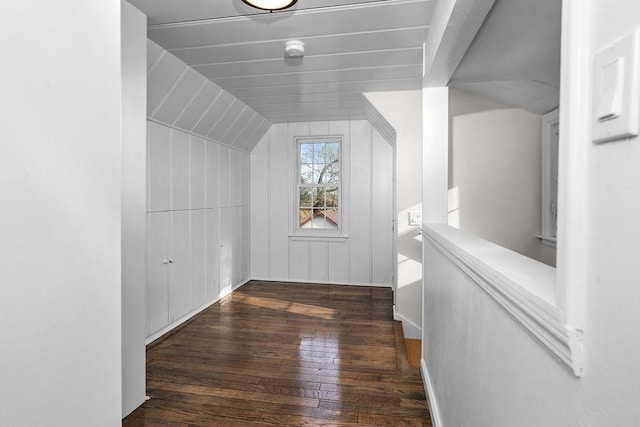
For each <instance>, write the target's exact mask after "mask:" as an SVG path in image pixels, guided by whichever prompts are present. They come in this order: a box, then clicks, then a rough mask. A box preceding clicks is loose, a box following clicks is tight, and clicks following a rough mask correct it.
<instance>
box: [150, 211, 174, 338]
mask: <svg viewBox="0 0 640 427" xmlns="http://www.w3.org/2000/svg"><path fill="white" fill-rule="evenodd" d="M147 230H148V232H147V310H146V311H147V328H146V329H147V336H149V335H151V334H152V333H154V332H156V331H157V330H159V329H161V328H162V327H164V326H166V325H168V324H169V289H168V280H169V278H168V276H167V275H168V262H169V257H168V254H169V212H152V213H149V214H147Z"/></svg>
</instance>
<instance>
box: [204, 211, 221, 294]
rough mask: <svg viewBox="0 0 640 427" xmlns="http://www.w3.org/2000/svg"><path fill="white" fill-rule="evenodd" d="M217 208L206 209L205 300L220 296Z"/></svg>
mask: <svg viewBox="0 0 640 427" xmlns="http://www.w3.org/2000/svg"><path fill="white" fill-rule="evenodd" d="M218 212H219V209H207V210H206V221H207V223H206V233H207V241H206V273H207V279H206V280H207V299H206V300H207V301H212V300H216V299H218V297H219V296H220V287H219V283H220V282H219V280H220V269H219V265H220V258H219V254H220V225H219V220H218V218H219V215H218Z"/></svg>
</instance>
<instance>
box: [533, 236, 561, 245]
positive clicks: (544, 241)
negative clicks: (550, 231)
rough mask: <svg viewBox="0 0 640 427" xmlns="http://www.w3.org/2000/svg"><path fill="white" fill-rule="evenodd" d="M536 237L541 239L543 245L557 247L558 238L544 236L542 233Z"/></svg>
mask: <svg viewBox="0 0 640 427" xmlns="http://www.w3.org/2000/svg"><path fill="white" fill-rule="evenodd" d="M536 237H537V238H538V239H540V241H541V242H542V244H543V245H545V246H549V247H551V248H555V247H556V243H557V239H556V238H555V237H551V236H543V235H542V234H536Z"/></svg>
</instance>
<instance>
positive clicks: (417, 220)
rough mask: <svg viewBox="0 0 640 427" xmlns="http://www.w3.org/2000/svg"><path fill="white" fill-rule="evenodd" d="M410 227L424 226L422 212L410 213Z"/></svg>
mask: <svg viewBox="0 0 640 427" xmlns="http://www.w3.org/2000/svg"><path fill="white" fill-rule="evenodd" d="M409 225H422V211H411V212H409Z"/></svg>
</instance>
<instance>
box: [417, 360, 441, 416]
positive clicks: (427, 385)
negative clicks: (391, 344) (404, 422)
mask: <svg viewBox="0 0 640 427" xmlns="http://www.w3.org/2000/svg"><path fill="white" fill-rule="evenodd" d="M420 372H421V373H422V381H423V383H424V391H425V393H426V394H427V399H428V402H429V413H430V414H431V423H432V424H433V426H434V427H443V424H442V419H441V418H440V411H439V410H438V400H437V399H436V395H435V391H434V390H433V383H432V382H431V377H430V376H429V371H428V370H427V364H426V363H425V362H424V359H420Z"/></svg>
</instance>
